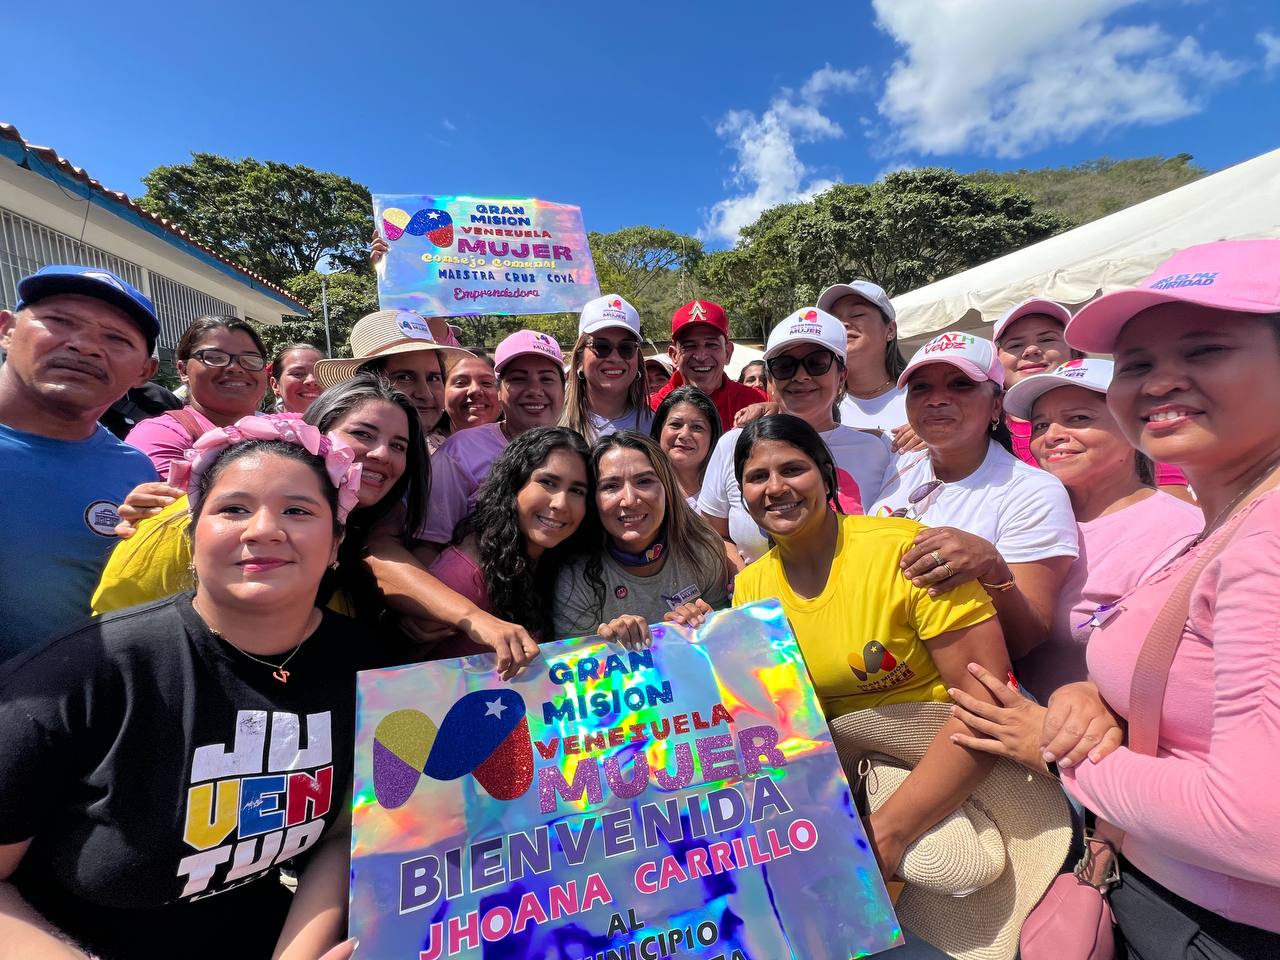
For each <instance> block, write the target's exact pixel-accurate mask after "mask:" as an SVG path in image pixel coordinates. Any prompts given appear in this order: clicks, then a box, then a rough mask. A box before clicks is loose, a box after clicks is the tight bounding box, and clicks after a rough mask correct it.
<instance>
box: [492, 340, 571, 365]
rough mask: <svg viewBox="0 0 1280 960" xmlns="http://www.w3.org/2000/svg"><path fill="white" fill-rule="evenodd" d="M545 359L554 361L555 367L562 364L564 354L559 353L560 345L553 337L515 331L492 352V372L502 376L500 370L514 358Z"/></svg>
mask: <svg viewBox="0 0 1280 960" xmlns="http://www.w3.org/2000/svg"><path fill="white" fill-rule="evenodd" d="M528 356H535V357H546V358H547V359H548V360H551V361H554V362H555V364H556V366H562V365H563V364H564V354H562V353H561V352H560V344H558V343H556V341H555V338H554V337H549V336H547V335H546V334H545V333H538V331H536V330H517V331H516V332H515V333H513V334H511V336H509V337H507V338H506V339H505V340H503V341H502V342H501V343H500V344H498V349H497V350H495V351H494V352H493V370H494V373H496V374H497V375H498V376H502V370H503V368H504V367H506V365H507V364H509V363H510V362H511V361H512V360H514V359H516V357H528Z"/></svg>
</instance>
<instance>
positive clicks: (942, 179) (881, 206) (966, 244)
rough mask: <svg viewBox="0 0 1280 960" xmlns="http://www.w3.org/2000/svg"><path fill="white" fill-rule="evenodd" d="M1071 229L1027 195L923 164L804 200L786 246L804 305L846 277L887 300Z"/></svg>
mask: <svg viewBox="0 0 1280 960" xmlns="http://www.w3.org/2000/svg"><path fill="white" fill-rule="evenodd" d="M1071 225H1072V224H1071V222H1070V221H1068V220H1067V219H1066V218H1065V217H1062V216H1060V215H1059V214H1055V213H1051V212H1048V211H1044V210H1040V209H1039V208H1038V207H1037V205H1036V202H1035V200H1034V199H1033V198H1032V197H1030V196H1028V195H1027V194H1024V193H1021V192H1018V191H1016V190H1012V189H995V188H993V187H989V186H986V185H984V184H980V183H975V182H973V181H972V180H969V179H966V178H965V177H963V176H961V175H959V174H957V173H955V172H954V171H952V170H946V169H942V168H940V167H929V168H924V169H917V170H903V171H899V172H898V173H892V174H889V175H888V176H887V177H885V178H883V179H882V180H879V181H877V182H876V183H873V184H870V185H862V184H839V185H837V186H835V187H832V188H831V189H830V190H828V191H827V192H826V193H823V194H820V195H819V196H817V197H815V198H814V199H813V201H812V202H811V203H810V204H809V210H808V211H807V213H806V215H805V216H804V217H802V218H801V219H800V220H799V221H798V222H797V224H796V228H795V231H794V233H793V235H792V237H791V239H790V243H789V247H790V250H791V255H792V259H793V261H794V262H795V263H796V264H797V266H798V269H799V272H800V276H801V284H800V285H799V288H800V292H801V294H802V297H803V299H805V300H806V301H810V300H811V299H813V298H816V297H817V294H818V292H819V290H820V289H821V288H822V287H824V286H826V285H828V284H831V283H837V282H839V281H840V280H843V279H849V278H851V277H865V278H866V279H868V280H873V281H875V282H876V283H878V284H880V286H882V287H884V288H885V290H887V291H888V292H889V295H890V296H896V295H897V294H900V293H906V292H907V291H908V290H914V289H915V288H916V287H921V286H924V285H925V284H928V283H933V282H934V281H935V280H941V279H942V278H943V277H949V276H951V275H952V274H954V273H959V272H960V271H961V270H966V269H968V268H969V267H972V266H975V265H977V264H979V263H985V262H986V261H987V260H991V259H994V258H995V257H999V256H1002V255H1004V254H1006V253H1009V252H1011V251H1013V250H1017V249H1019V248H1020V247H1024V246H1026V245H1027V244H1031V243H1035V242H1036V241H1037V240H1043V239H1045V238H1047V237H1051V236H1053V235H1054V234H1055V233H1058V232H1059V231H1062V230H1065V229H1067V228H1069V227H1070V226H1071Z"/></svg>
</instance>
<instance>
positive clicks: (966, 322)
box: [735, 150, 1280, 359]
mask: <svg viewBox="0 0 1280 960" xmlns="http://www.w3.org/2000/svg"><path fill="white" fill-rule="evenodd" d="M1261 238H1280V150H1273V151H1271V152H1270V153H1266V154H1263V155H1262V156H1260V157H1255V158H1254V159H1252V160H1247V161H1245V162H1244V163H1240V164H1237V165H1236V166H1234V167H1228V168H1227V169H1226V170H1223V171H1221V172H1220V173H1215V174H1213V175H1212V176H1209V177H1205V178H1203V179H1201V180H1197V181H1196V182H1195V183H1189V184H1187V185H1186V186H1185V187H1179V188H1178V189H1177V190H1171V191H1169V192H1168V193H1165V194H1161V195H1160V196H1158V197H1153V198H1152V199H1150V200H1146V201H1144V202H1142V203H1139V204H1137V205H1135V206H1132V207H1128V208H1127V209H1125V210H1121V211H1119V212H1118V213H1113V214H1112V215H1111V216H1109V217H1103V218H1102V219H1101V220H1095V221H1093V222H1092V223H1086V224H1085V225H1084V226H1082V227H1077V228H1076V229H1074V230H1071V231H1068V232H1067V233H1062V234H1059V235H1058V236H1056V237H1050V238H1049V239H1048V240H1042V241H1041V242H1040V243H1037V244H1034V245H1032V246H1030V247H1024V248H1023V249H1021V250H1018V251H1016V252H1014V253H1010V254H1008V255H1007V256H1003V257H1000V258H999V259H997V260H991V261H989V262H988V263H984V264H982V265H980V266H977V267H973V268H972V269H969V270H966V271H964V272H963V273H957V274H956V275H955V276H951V277H947V278H946V279H945V280H939V281H937V282H936V283H931V284H929V285H928V286H927V287H921V288H920V289H918V290H912V291H911V292H910V293H904V294H902V295H901V296H898V297H894V298H893V305H894V308H895V309H896V310H897V313H898V335H899V337H900V338H902V339H907V338H918V337H920V336H921V335H922V334H927V333H932V332H933V331H936V330H942V329H944V328H948V327H951V328H955V329H962V330H978V329H981V328H982V325H983V324H984V323H994V322H995V321H996V320H998V319H999V318H1000V317H1001V316H1002V315H1003V314H1004V313H1005V312H1007V311H1008V310H1009V308H1010V307H1013V306H1014V305H1016V304H1018V303H1020V302H1022V301H1023V300H1025V299H1026V298H1027V297H1031V296H1042V297H1047V298H1048V299H1050V300H1056V301H1058V302H1059V303H1062V304H1065V305H1066V306H1067V307H1068V308H1071V309H1073V310H1074V308H1075V307H1076V306H1078V305H1080V304H1083V303H1086V302H1088V301H1089V300H1091V299H1093V298H1094V297H1095V296H1096V295H1097V294H1098V293H1099V292H1107V291H1110V290H1115V289H1118V288H1120V287H1128V286H1134V285H1135V284H1137V283H1139V282H1140V281H1141V280H1142V279H1143V278H1144V277H1146V276H1148V275H1149V274H1150V273H1151V272H1152V271H1153V270H1155V268H1156V267H1157V266H1158V265H1159V264H1160V263H1161V262H1162V261H1163V260H1165V259H1166V258H1167V257H1169V256H1170V254H1172V253H1174V252H1175V251H1177V250H1181V249H1183V248H1185V247H1190V246H1193V245H1195V244H1197V243H1210V242H1212V241H1215V240H1255V239H1261ZM735 359H736V357H735Z"/></svg>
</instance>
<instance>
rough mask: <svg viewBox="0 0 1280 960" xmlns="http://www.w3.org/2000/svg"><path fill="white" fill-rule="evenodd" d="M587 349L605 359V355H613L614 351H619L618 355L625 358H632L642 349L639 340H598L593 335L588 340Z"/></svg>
mask: <svg viewBox="0 0 1280 960" xmlns="http://www.w3.org/2000/svg"><path fill="white" fill-rule="evenodd" d="M587 349H588V350H590V351H591V352H592V353H594V354H595V355H596V356H597V357H599V358H600V359H601V360H603V359H604V358H605V357H608V356H612V355H613V351H614V350H617V351H618V356H619V357H621V358H622V359H623V360H630V359H631V358H632V357H634V356H635V355H636V351H638V350H639V349H640V341H639V340H620V341H618V342H617V343H614V342H613V341H612V340H597V339H596V338H595V337H592V338H591V339H590V340H588V341H587Z"/></svg>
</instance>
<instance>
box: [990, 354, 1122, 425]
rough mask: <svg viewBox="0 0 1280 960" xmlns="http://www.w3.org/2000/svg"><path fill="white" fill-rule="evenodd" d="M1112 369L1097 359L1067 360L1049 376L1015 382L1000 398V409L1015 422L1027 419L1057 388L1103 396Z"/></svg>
mask: <svg viewBox="0 0 1280 960" xmlns="http://www.w3.org/2000/svg"><path fill="white" fill-rule="evenodd" d="M1115 368H1116V365H1115V364H1114V363H1112V362H1111V361H1110V360H1103V359H1101V358H1100V357H1083V358H1080V359H1077V360H1068V361H1067V362H1066V363H1064V364H1063V365H1062V366H1060V367H1058V369H1057V370H1054V371H1053V372H1052V373H1037V374H1034V375H1033V376H1030V377H1027V378H1026V379H1025V380H1019V381H1018V382H1017V383H1015V384H1014V385H1013V386H1012V387H1010V388H1009V392H1008V393H1006V394H1005V396H1004V409H1005V411H1006V412H1007V413H1010V414H1012V415H1013V416H1015V417H1017V418H1018V419H1019V420H1030V419H1031V408H1032V407H1034V406H1035V405H1036V401H1037V400H1039V399H1040V398H1041V397H1043V396H1044V395H1045V394H1046V393H1048V392H1049V391H1050V390H1056V389H1057V388H1058V387H1069V386H1075V387H1084V388H1085V389H1086V390H1092V391H1093V392H1094V393H1100V394H1102V395H1103V396H1106V394H1107V388H1108V387H1109V386H1111V374H1112V373H1113V372H1114V371H1115Z"/></svg>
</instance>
